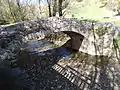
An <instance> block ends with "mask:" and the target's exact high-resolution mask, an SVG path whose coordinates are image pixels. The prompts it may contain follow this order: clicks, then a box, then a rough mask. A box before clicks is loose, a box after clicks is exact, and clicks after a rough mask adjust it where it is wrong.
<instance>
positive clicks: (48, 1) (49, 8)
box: [47, 0, 52, 17]
mask: <svg viewBox="0 0 120 90" xmlns="http://www.w3.org/2000/svg"><path fill="white" fill-rule="evenodd" d="M47 3H48V10H49V17H52V14H51V3H50V0H47Z"/></svg>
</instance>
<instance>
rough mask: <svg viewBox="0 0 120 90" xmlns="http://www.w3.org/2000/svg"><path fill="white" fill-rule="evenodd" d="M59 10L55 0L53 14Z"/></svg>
mask: <svg viewBox="0 0 120 90" xmlns="http://www.w3.org/2000/svg"><path fill="white" fill-rule="evenodd" d="M56 12H57V0H53V16H56Z"/></svg>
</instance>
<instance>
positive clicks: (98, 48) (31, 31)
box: [0, 17, 119, 60]
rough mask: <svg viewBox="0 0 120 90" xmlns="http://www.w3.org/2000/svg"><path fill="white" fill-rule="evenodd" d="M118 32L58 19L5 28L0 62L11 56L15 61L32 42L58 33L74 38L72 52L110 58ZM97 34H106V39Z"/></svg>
mask: <svg viewBox="0 0 120 90" xmlns="http://www.w3.org/2000/svg"><path fill="white" fill-rule="evenodd" d="M117 29H119V28H117V27H115V26H114V25H113V24H111V23H98V22H89V21H78V20H74V19H63V18H54V17H51V18H44V19H40V20H37V21H25V22H19V23H15V24H11V25H5V26H1V27H0V49H1V50H0V59H1V60H4V59H11V55H12V56H13V57H12V59H14V58H15V56H16V54H17V53H19V51H20V49H22V47H23V44H24V43H26V42H27V41H28V40H30V39H35V38H44V37H45V36H47V35H49V34H50V33H55V32H63V33H65V34H68V35H69V36H70V37H71V42H70V43H71V45H70V48H72V49H76V50H79V51H82V52H85V53H88V54H92V55H109V54H111V52H112V51H111V49H112V44H113V42H112V41H113V39H114V37H115V34H116V31H117ZM102 30H103V31H102ZM104 31H105V33H103V32H104ZM97 32H99V33H101V32H102V35H99V33H97Z"/></svg>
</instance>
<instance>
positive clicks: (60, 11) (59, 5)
mask: <svg viewBox="0 0 120 90" xmlns="http://www.w3.org/2000/svg"><path fill="white" fill-rule="evenodd" d="M62 3H63V0H59V1H58V8H59V17H61V16H62V15H63V13H62Z"/></svg>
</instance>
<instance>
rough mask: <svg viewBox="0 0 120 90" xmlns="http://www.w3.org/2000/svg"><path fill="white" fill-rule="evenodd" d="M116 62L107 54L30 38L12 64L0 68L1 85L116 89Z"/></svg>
mask: <svg viewBox="0 0 120 90" xmlns="http://www.w3.org/2000/svg"><path fill="white" fill-rule="evenodd" d="M118 66H119V65H118V63H117V62H116V61H114V60H112V61H111V60H110V59H109V58H108V57H103V56H101V57H97V56H92V55H88V54H86V53H82V52H75V51H73V50H70V49H68V48H66V47H64V45H55V44H54V43H53V42H49V41H47V40H41V41H38V40H31V41H29V42H28V43H27V45H26V49H25V51H22V52H21V53H20V55H19V57H18V61H17V62H16V64H15V67H14V68H12V69H11V68H9V69H8V68H5V69H4V68H2V69H1V70H0V73H2V74H0V80H1V82H0V89H1V90H119V89H120V86H119V85H120V81H119V80H118V79H119V78H120V70H119V67H118ZM113 77H114V79H113ZM6 86H7V87H6Z"/></svg>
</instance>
